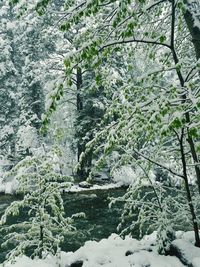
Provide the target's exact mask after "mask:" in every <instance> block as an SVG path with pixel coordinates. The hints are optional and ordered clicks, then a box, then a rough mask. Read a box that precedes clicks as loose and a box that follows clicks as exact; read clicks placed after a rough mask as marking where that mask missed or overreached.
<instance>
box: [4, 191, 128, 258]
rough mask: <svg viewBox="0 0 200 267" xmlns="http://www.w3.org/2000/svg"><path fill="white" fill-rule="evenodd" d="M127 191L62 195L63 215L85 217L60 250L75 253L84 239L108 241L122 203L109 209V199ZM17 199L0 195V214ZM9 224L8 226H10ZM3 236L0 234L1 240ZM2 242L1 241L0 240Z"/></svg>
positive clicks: (117, 219)
mask: <svg viewBox="0 0 200 267" xmlns="http://www.w3.org/2000/svg"><path fill="white" fill-rule="evenodd" d="M125 191H126V189H124V188H118V189H109V190H94V191H88V192H81V193H80V192H79V193H70V194H69V193H65V194H64V195H63V199H64V204H65V211H66V216H70V215H72V214H74V213H77V212H84V213H85V214H86V218H79V219H77V220H76V223H75V226H76V228H77V229H78V231H77V234H74V235H72V236H69V237H66V239H65V242H64V243H63V244H62V250H64V251H75V250H76V249H78V248H79V247H80V246H82V245H83V244H84V243H85V241H87V240H96V241H98V240H100V239H102V238H107V237H108V236H109V235H110V234H111V233H116V232H117V230H116V228H117V225H118V223H119V221H120V215H121V211H122V204H120V203H117V204H115V205H114V206H113V207H112V208H111V209H109V208H108V204H109V197H118V196H122V195H123V194H124V193H125ZM17 199H18V198H17V197H16V196H8V195H2V196H0V215H2V214H3V212H4V210H5V208H6V207H7V206H8V205H9V204H10V203H11V202H12V201H14V200H17ZM19 221H23V218H17V217H16V218H15V217H14V218H12V222H13V223H16V222H19ZM12 222H10V223H12ZM2 238H3V236H1V235H0V240H2ZM0 243H2V241H0ZM6 253H7V252H6V251H5V250H3V249H2V248H0V263H1V262H3V261H4V259H5V255H6Z"/></svg>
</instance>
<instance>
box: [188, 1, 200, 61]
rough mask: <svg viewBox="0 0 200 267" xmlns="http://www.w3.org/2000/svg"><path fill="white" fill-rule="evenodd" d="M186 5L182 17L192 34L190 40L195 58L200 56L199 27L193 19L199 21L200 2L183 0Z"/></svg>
mask: <svg viewBox="0 0 200 267" xmlns="http://www.w3.org/2000/svg"><path fill="white" fill-rule="evenodd" d="M184 3H185V5H186V8H187V10H186V12H185V14H184V18H185V21H186V24H187V27H188V30H189V32H190V34H191V36H192V42H193V45H194V48H195V53H196V58H197V60H198V59H199V58H200V28H199V27H197V26H196V25H195V19H196V20H197V21H198V22H200V15H197V14H198V13H199V12H200V2H199V0H193V1H188V0H184Z"/></svg>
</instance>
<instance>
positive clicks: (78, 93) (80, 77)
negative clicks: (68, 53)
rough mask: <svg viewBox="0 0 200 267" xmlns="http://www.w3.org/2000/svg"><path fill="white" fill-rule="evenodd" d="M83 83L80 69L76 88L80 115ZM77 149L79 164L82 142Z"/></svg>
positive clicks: (79, 69)
mask: <svg viewBox="0 0 200 267" xmlns="http://www.w3.org/2000/svg"><path fill="white" fill-rule="evenodd" d="M82 83H83V80H82V71H81V68H79V67H78V68H77V71H76V86H77V99H76V106H77V111H78V113H79V112H81V111H82V110H83V101H82V98H81V93H80V89H81V86H82ZM77 149H78V162H79V160H80V155H81V153H82V151H83V149H82V146H81V144H80V141H78V144H77Z"/></svg>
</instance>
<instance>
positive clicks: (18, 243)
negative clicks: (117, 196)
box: [1, 153, 82, 261]
mask: <svg viewBox="0 0 200 267" xmlns="http://www.w3.org/2000/svg"><path fill="white" fill-rule="evenodd" d="M9 175H14V176H15V177H16V179H17V181H18V190H17V192H18V193H21V194H22V196H23V199H22V200H19V201H14V202H12V203H11V205H10V206H9V207H8V208H7V209H6V211H5V213H4V215H3V216H2V218H1V226H2V228H1V231H6V234H5V236H4V242H3V243H2V248H4V247H6V246H7V245H9V247H10V245H11V246H12V249H11V250H10V251H9V253H8V254H7V259H8V260H9V261H13V260H15V258H16V257H17V256H19V255H23V254H28V255H29V256H31V257H39V258H43V257H47V256H48V255H49V254H51V255H57V254H58V253H59V251H60V244H61V242H62V241H63V239H64V236H66V235H67V234H69V233H71V232H74V231H76V228H75V227H74V226H73V220H74V218H75V217H77V216H82V214H81V213H79V214H74V215H72V217H65V212H64V205H63V199H62V196H61V193H62V190H63V189H64V188H66V187H69V186H70V184H71V178H70V177H67V176H64V175H62V174H60V169H59V160H58V159H55V156H53V153H49V154H48V155H47V154H44V155H41V156H40V157H26V158H25V159H24V160H22V161H20V162H19V163H18V164H17V165H16V166H15V167H14V168H13V169H12V171H11V172H10V173H9ZM24 210H26V212H27V214H26V216H25V217H26V219H24V221H21V219H20V216H22V214H23V212H24ZM11 216H15V217H18V219H17V221H16V223H15V224H12V225H7V221H8V220H9V218H10V217H11Z"/></svg>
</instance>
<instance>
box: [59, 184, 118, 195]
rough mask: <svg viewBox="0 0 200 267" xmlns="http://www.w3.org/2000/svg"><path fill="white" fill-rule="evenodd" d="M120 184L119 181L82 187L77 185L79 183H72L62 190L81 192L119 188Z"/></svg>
mask: <svg viewBox="0 0 200 267" xmlns="http://www.w3.org/2000/svg"><path fill="white" fill-rule="evenodd" d="M121 186H122V185H121V183H109V184H104V185H98V184H94V185H91V186H90V187H89V188H83V187H81V186H79V184H74V185H72V186H71V187H70V188H67V189H65V190H64V191H65V192H71V193H76V192H82V191H93V190H106V189H112V188H119V187H121Z"/></svg>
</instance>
